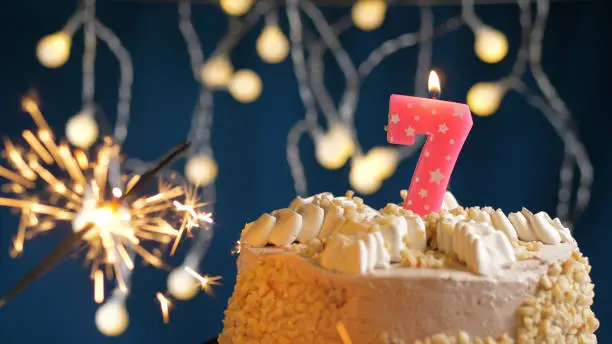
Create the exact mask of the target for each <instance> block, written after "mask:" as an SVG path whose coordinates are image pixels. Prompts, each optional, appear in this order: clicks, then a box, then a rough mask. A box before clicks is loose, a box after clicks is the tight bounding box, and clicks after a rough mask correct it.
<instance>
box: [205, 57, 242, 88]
mask: <svg viewBox="0 0 612 344" xmlns="http://www.w3.org/2000/svg"><path fill="white" fill-rule="evenodd" d="M233 74H234V67H233V66H232V63H231V62H230V60H229V58H228V57H227V56H226V55H219V56H213V57H211V58H210V59H208V60H207V61H206V62H205V63H204V64H203V65H202V69H201V72H200V77H201V79H202V81H203V82H204V84H206V86H208V87H223V86H227V84H228V83H229V82H230V80H231V79H232V75H233Z"/></svg>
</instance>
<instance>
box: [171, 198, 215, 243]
mask: <svg viewBox="0 0 612 344" xmlns="http://www.w3.org/2000/svg"><path fill="white" fill-rule="evenodd" d="M172 205H173V206H174V209H175V210H176V211H177V212H183V213H184V216H183V221H182V223H181V226H180V227H179V233H178V236H177V237H176V239H175V240H174V245H173V246H172V249H171V251H170V255H174V253H175V252H176V248H177V247H178V244H179V242H180V240H181V238H182V235H183V232H185V231H186V232H187V234H188V235H191V231H192V230H193V228H199V227H200V223H202V222H205V223H208V224H212V223H214V221H213V219H212V213H209V212H197V211H196V209H200V208H202V207H204V206H206V205H208V203H198V195H197V194H196V192H195V189H192V190H186V191H185V202H184V203H181V202H179V201H178V200H174V201H173V202H172Z"/></svg>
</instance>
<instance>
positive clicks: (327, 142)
mask: <svg viewBox="0 0 612 344" xmlns="http://www.w3.org/2000/svg"><path fill="white" fill-rule="evenodd" d="M315 158H316V159H317V162H319V164H321V166H323V167H325V168H327V169H329V170H337V169H339V168H340V167H342V166H344V164H346V161H347V160H348V158H349V157H348V156H347V155H346V153H345V152H344V151H343V150H342V148H341V147H338V146H337V145H335V144H334V142H333V140H331V139H330V137H329V136H328V135H323V136H321V137H320V138H319V139H317V141H316V144H315Z"/></svg>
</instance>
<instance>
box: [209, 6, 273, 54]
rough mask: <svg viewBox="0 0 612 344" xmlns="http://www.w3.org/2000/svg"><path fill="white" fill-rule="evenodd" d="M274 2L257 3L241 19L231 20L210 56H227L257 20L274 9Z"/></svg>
mask: <svg viewBox="0 0 612 344" xmlns="http://www.w3.org/2000/svg"><path fill="white" fill-rule="evenodd" d="M274 5H275V1H274V0H267V1H266V0H264V1H257V2H256V3H255V5H254V6H253V8H252V9H251V10H250V11H249V13H247V14H246V15H245V16H244V17H243V18H242V19H236V18H231V19H230V23H229V27H228V32H227V35H225V37H224V38H223V39H221V41H220V42H219V44H218V45H217V47H216V48H215V50H213V53H212V54H211V56H218V55H227V54H229V53H230V52H231V50H232V49H233V48H234V47H235V46H236V45H237V44H238V43H239V42H240V40H241V39H242V37H244V35H246V34H247V33H248V32H249V31H250V30H251V29H252V28H253V26H255V24H257V22H258V21H259V19H260V18H261V17H262V16H263V15H264V14H266V13H268V12H269V11H270V10H272V9H273V8H274Z"/></svg>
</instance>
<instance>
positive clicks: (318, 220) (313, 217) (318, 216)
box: [297, 203, 325, 243]
mask: <svg viewBox="0 0 612 344" xmlns="http://www.w3.org/2000/svg"><path fill="white" fill-rule="evenodd" d="M297 211H298V212H299V213H300V214H301V215H302V230H301V232H300V234H298V236H297V240H298V241H299V242H303V243H306V242H308V241H310V240H312V239H314V238H316V237H317V235H319V232H321V227H322V226H323V220H324V219H325V211H324V210H323V208H321V207H319V206H318V205H316V204H313V203H309V204H305V205H304V206H302V207H301V208H299V209H298V210H297Z"/></svg>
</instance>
